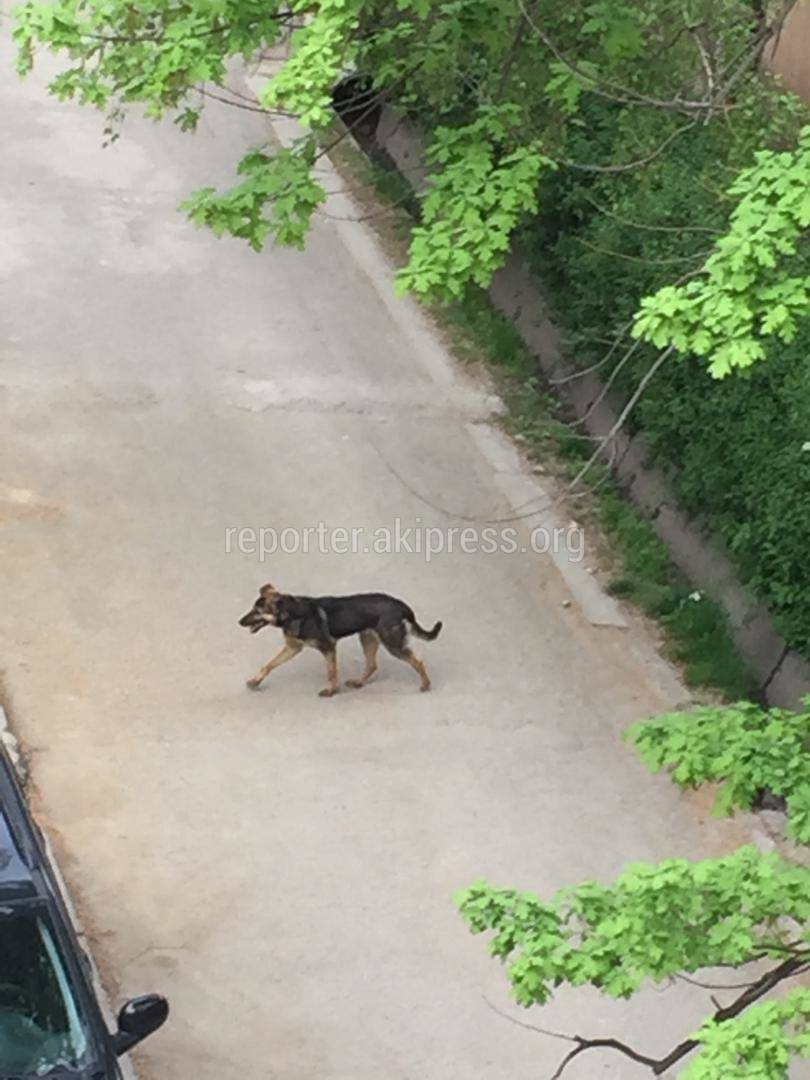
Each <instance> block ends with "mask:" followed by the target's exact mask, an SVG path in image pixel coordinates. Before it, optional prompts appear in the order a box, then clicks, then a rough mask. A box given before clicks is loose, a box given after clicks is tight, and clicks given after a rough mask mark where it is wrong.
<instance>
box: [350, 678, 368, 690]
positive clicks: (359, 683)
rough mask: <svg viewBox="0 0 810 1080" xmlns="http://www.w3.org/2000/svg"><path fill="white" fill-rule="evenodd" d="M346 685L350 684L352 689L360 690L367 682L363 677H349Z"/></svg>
mask: <svg viewBox="0 0 810 1080" xmlns="http://www.w3.org/2000/svg"><path fill="white" fill-rule="evenodd" d="M346 685H347V686H350V687H351V688H352V690H360V689H362V687H363V686H365V683H364V682H363V680H362V679H347V680H346Z"/></svg>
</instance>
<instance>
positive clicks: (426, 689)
mask: <svg viewBox="0 0 810 1080" xmlns="http://www.w3.org/2000/svg"><path fill="white" fill-rule="evenodd" d="M419 689H420V690H421V691H422V693H423V694H426V693H427V692H428V690H430V683H424V684H423V685H422V686H420V687H419Z"/></svg>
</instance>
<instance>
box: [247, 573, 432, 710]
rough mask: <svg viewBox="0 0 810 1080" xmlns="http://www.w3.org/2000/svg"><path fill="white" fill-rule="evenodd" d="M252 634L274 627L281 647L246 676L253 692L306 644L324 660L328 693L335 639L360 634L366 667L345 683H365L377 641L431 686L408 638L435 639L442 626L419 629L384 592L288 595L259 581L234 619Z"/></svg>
mask: <svg viewBox="0 0 810 1080" xmlns="http://www.w3.org/2000/svg"><path fill="white" fill-rule="evenodd" d="M239 625H240V626H245V627H247V628H248V629H249V630H250V632H251V634H255V633H257V632H258V631H259V630H262V629H263V628H264V627H265V626H277V627H278V628H279V629H280V630H282V631H283V633H284V648H283V649H282V650H281V652H280V653H279V654H278V655H277V656H274V657H273V659H272V660H270V661H268V663H266V664H265V665H264V667H262V668H261V669H260V670H259V672H258V674H257V675H256V676H255V678H253V679H249V680H248V684H247V685H248V686H249V687H250V689H251V690H258V688H259V687H260V686H261V684H262V683H263V682H264V680H265V679H266V678H267V676H268V675H269V674H270V672H271V671H273V670H274V669H275V668H277V667H280V666H281V665H282V664H286V662H287V661H288V660H292V658H293V657H294V656H297V655H298V653H300V652H301V650H302V649H303V648H304V646H305V645H309V646H310V648H313V649H317V650H318V651H319V652H320V653H322V654H323V656H324V657H325V659H326V671H327V676H328V678H329V685H328V686H327V687H326V688H325V689H324V690H321V697H332V695H333V694H336V693H337V689H338V671H337V642H338V640H339V639H340V638H344V637H351V635H352V634H359V635H360V644H361V645H362V646H363V654H364V656H365V658H366V669H365V671H364V672H363V674H362V675H361V677H360V678H359V679H349V680H348V682H347V683H346V685H347V686H354V687H357V688H359V687H361V686H365V685H366V683H367V682H368V681H369V679H370V678H371V677H372V675H373V674H374V672H375V671H376V670H377V650H378V649H379V647H380V644H382V645H384V646H385V648H386V649H387V650H388V651H389V652H390V653H391V655H392V656H396V657H397V659H399V660H404V661H405V663H406V664H410V665H411V667H412V668H413V669H414V670H415V671H416V672H418V674H419V678H420V679H421V680H422V683H421V686H420V687H419V689H420V690H429V689H430V679H429V678H428V673H427V669H426V667H425V665H424V664H423V663H422V661H421V660H420V659H419V658H418V657H417V656H415V655H414V653H413V651H412V650H411V648H410V646H409V643H408V638H409V632H412V633H414V634H415V635H416V636H417V637H419V638H422V640H423V641H435V639H436V638H437V637H438V636H439V631H440V630H441V628H442V624H441V623H440V622H437V623H436V625H435V626H434V627H433V629H432V630H425V629H423V628H422V627H421V626H420V625H419V623H418V622H417V621H416V617H415V616H414V613H413V611H412V610H411V608H409V607H408V605H407V604H406V603H404V602H403V601H402V600H397V599H396V597H393V596H387V595H386V594H385V593H358V594H356V595H354V596H290V595H288V594H287V593H281V592H279V591H278V589H276V587H275V586H274V585H263V586H262V588H261V589H260V591H259V598H258V600H257V601H256V603H255V604H254V605H253V607H252V608H251V609H250V611H249V612H248V613H247V614H246V615H243V616H242V618H241V619H240V620H239Z"/></svg>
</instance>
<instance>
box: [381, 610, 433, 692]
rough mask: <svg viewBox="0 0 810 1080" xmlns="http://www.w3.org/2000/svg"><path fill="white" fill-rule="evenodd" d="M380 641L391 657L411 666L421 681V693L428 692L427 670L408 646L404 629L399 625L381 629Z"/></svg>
mask: <svg viewBox="0 0 810 1080" xmlns="http://www.w3.org/2000/svg"><path fill="white" fill-rule="evenodd" d="M380 639H381V641H382V643H383V645H384V646H385V647H386V649H387V650H388V651H389V652H390V653H391V655H392V656H395V657H396V658H397V660H404V661H405V663H406V664H410V665H411V667H412V668H413V669H414V671H415V672H416V673H417V674H418V676H419V678H420V680H421V683H420V686H419V689H420V690H422V691H424V690H429V689H430V678H429V677H428V673H427V668H426V667H425V665H424V663H423V662H422V661H421V660H420V659H419V657H418V656H416V655H415V653H414V651H413V649H411V648H410V647H409V646H408V638H407V634H406V632H405V627H404V626H403V625H402V624H399V625H398V626H393V627H388V628H381V629H380Z"/></svg>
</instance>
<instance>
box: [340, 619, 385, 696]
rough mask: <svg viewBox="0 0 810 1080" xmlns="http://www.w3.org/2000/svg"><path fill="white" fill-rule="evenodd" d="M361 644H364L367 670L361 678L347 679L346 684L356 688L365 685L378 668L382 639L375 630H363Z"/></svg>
mask: <svg viewBox="0 0 810 1080" xmlns="http://www.w3.org/2000/svg"><path fill="white" fill-rule="evenodd" d="M360 644H361V645H362V646H363V656H365V658H366V670H365V671H364V672H363V674H362V675H361V676H360V678H359V679H347V680H346V685H347V686H352V687H354V689H355V690H359V689H360V687H361V686H365V685H366V683H367V682H368V680H369V679H370V678H371V676H372V675H373V674H374V673H375V671H376V670H377V651H378V649H379V647H380V639H379V638H378V637H377V635H376V634H375V633H374V631H373V630H361V631H360Z"/></svg>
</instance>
